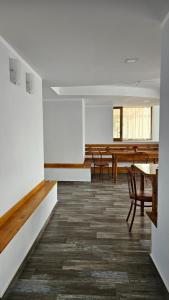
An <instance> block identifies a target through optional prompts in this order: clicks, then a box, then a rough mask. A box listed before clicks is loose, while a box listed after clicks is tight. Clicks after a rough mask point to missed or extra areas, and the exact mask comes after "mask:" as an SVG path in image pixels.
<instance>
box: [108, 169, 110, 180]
mask: <svg viewBox="0 0 169 300" xmlns="http://www.w3.org/2000/svg"><path fill="white" fill-rule="evenodd" d="M109 177H110V168H109V166H108V178H109Z"/></svg>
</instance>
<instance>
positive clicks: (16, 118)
mask: <svg viewBox="0 0 169 300" xmlns="http://www.w3.org/2000/svg"><path fill="white" fill-rule="evenodd" d="M9 57H12V58H17V59H18V60H19V61H20V63H21V67H20V70H21V72H20V81H19V85H15V84H13V83H11V82H10V80H9V79H10V78H9ZM0 66H1V67H0V141H1V142H0V161H1V164H0V186H1V187H0V199H1V200H0V203H1V204H0V217H1V216H2V215H3V214H4V213H5V212H6V211H8V210H9V209H10V208H11V207H12V206H13V205H14V204H16V203H17V202H18V201H19V200H21V198H22V197H23V196H25V195H26V194H27V193H28V192H30V191H31V190H32V189H33V188H34V187H35V186H36V185H37V184H38V183H40V182H41V181H42V180H43V179H44V152H43V111H42V80H41V78H40V77H39V75H38V74H36V73H35V72H34V71H33V70H32V69H31V68H30V67H29V66H28V64H27V63H26V62H25V61H24V60H23V59H22V58H21V57H20V56H19V55H18V54H17V53H16V52H15V51H14V50H13V49H12V48H11V46H10V45H8V44H7V43H6V42H5V41H4V40H3V39H2V38H1V37H0ZM25 72H28V73H32V74H33V78H34V84H33V86H34V88H33V94H28V93H27V92H26V88H25V87H26V83H25ZM56 202H57V185H55V187H54V188H53V189H52V190H51V191H50V193H49V194H48V195H47V197H46V198H45V199H44V201H43V202H42V203H41V205H40V206H39V207H38V208H37V209H36V211H35V212H34V213H33V214H32V215H31V217H30V218H29V219H28V220H27V222H26V223H25V224H24V225H23V226H22V228H21V229H20V230H19V231H18V232H17V234H16V235H15V237H14V238H13V239H12V240H11V241H10V242H9V244H8V245H7V246H6V247H5V249H4V250H3V251H2V252H1V253H0V297H2V296H3V294H4V292H5V291H6V289H7V287H8V285H9V284H10V282H11V280H12V278H13V277H14V275H15V273H16V272H17V270H18V268H19V267H20V265H21V263H22V261H23V260H24V258H25V256H26V254H27V253H28V251H29V249H30V248H31V246H32V244H33V243H34V241H35V240H36V238H37V235H38V234H39V232H40V230H41V229H42V227H43V225H44V224H45V222H46V220H47V218H48V217H49V215H50V213H51V211H52V209H53V207H54V206H55V204H56Z"/></svg>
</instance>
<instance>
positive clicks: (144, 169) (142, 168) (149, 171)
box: [134, 163, 158, 226]
mask: <svg viewBox="0 0 169 300" xmlns="http://www.w3.org/2000/svg"><path fill="white" fill-rule="evenodd" d="M134 168H135V169H136V170H137V171H139V172H140V179H141V180H140V190H141V191H144V178H145V176H148V177H149V178H150V179H151V182H152V211H151V212H147V215H148V216H149V218H150V219H151V221H152V222H153V223H154V225H155V226H157V206H158V196H157V194H158V164H153V163H150V164H149V163H147V164H139V163H138V164H134Z"/></svg>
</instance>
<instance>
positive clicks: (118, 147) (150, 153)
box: [85, 143, 158, 181]
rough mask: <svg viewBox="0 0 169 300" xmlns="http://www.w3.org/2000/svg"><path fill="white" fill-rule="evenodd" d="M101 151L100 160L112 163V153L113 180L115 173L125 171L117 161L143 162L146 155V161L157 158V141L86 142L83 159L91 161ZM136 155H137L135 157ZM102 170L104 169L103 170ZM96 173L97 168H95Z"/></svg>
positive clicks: (115, 176)
mask: <svg viewBox="0 0 169 300" xmlns="http://www.w3.org/2000/svg"><path fill="white" fill-rule="evenodd" d="M100 153H102V160H103V161H104V162H109V163H112V166H113V159H112V155H113V153H114V158H115V161H114V166H113V169H112V175H113V174H114V178H115V181H116V179H117V173H118V172H122V173H125V172H126V168H125V167H119V166H118V163H133V162H134V161H135V162H143V158H144V156H145V155H147V162H156V161H157V160H158V143H141V144H139V143H138V144H136V143H134V144H131V143H130V144H117V143H113V144H86V146H85V161H86V163H87V162H88V163H92V159H93V158H92V157H93V156H95V160H97V155H98V156H99V154H100ZM136 156H137V157H136ZM103 172H104V170H103ZM96 173H97V170H96Z"/></svg>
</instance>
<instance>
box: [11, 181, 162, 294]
mask: <svg viewBox="0 0 169 300" xmlns="http://www.w3.org/2000/svg"><path fill="white" fill-rule="evenodd" d="M58 188H59V195H58V198H59V203H58V205H57V207H56V209H55V211H54V214H53V216H52V218H51V220H50V222H49V224H48V226H47V228H46V230H45V232H44V234H43V236H42V238H41V240H40V242H39V243H38V245H37V246H36V248H35V250H34V252H33V253H32V255H31V256H30V258H29V260H28V261H27V263H26V265H25V268H24V270H23V272H22V273H21V275H20V277H19V279H18V280H17V281H16V283H15V285H14V287H13V289H12V290H11V292H10V293H9V294H8V297H7V299H8V300H14V299H15V300H20V299H23V300H26V299H30V300H40V299H41V300H70V299H71V300H103V299H105V300H110V299H111V300H139V299H140V300H141V299H145V300H146V299H147V300H164V299H168V298H167V297H168V294H167V292H166V290H165V288H164V286H163V283H162V281H161V279H160V277H159V276H158V273H157V271H156V269H155V267H154V266H153V264H152V262H151V259H150V257H149V252H150V238H151V235H150V228H151V226H150V221H149V219H148V218H147V217H145V218H141V217H140V216H139V211H138V214H137V217H136V222H135V223H134V226H133V233H132V234H131V235H129V233H128V227H127V224H126V222H125V218H126V215H127V212H128V208H129V200H128V189H127V184H126V180H125V177H122V176H121V177H120V178H119V180H118V183H117V184H116V185H114V184H113V183H112V182H111V180H110V181H108V180H104V181H103V183H102V182H99V181H97V180H96V181H95V182H93V183H59V187H58Z"/></svg>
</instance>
